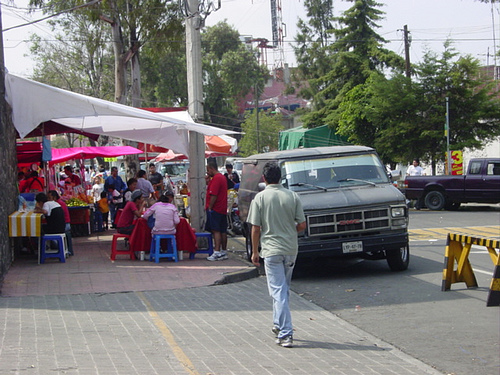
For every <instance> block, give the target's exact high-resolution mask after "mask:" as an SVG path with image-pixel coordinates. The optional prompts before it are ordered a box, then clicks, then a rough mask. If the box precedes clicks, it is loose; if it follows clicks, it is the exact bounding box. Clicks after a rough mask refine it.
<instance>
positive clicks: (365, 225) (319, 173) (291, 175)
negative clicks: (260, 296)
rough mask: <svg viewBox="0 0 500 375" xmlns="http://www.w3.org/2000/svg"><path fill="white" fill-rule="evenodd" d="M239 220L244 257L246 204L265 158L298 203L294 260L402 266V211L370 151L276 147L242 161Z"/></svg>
mask: <svg viewBox="0 0 500 375" xmlns="http://www.w3.org/2000/svg"><path fill="white" fill-rule="evenodd" d="M242 161H243V173H242V181H241V184H240V189H239V210H240V219H241V221H242V222H243V234H244V236H245V238H246V250H247V256H248V257H249V258H250V257H251V253H252V246H251V237H250V228H251V225H250V224H249V223H247V222H246V219H247V217H248V210H249V207H250V203H251V201H252V199H253V198H254V196H255V195H256V194H257V193H258V191H259V190H261V189H263V188H264V184H263V177H262V171H263V168H264V165H265V164H266V163H267V162H268V161H275V162H277V163H278V164H279V165H280V166H281V170H282V181H281V183H282V184H283V186H284V187H286V188H288V189H290V190H293V191H295V192H296V193H297V194H298V195H299V197H300V199H301V202H302V206H303V208H304V213H305V216H306V224H307V227H306V229H305V231H303V232H301V233H299V254H298V257H299V259H300V258H307V257H308V258H317V257H358V258H364V259H373V260H376V259H387V262H388V264H389V267H390V269H391V270H393V271H402V270H405V269H407V268H408V263H409V259H410V251H409V246H408V210H407V207H406V204H405V197H404V196H403V194H401V192H400V191H399V190H398V189H397V188H396V187H394V186H393V184H392V183H391V181H390V179H389V176H388V175H387V173H386V170H385V167H384V165H383V164H382V162H381V161H380V159H379V157H378V155H377V153H376V151H375V150H374V149H372V148H369V147H362V146H334V147H316V148H304V149H295V150H287V151H276V152H269V153H265V154H258V155H253V156H250V157H248V158H245V159H242Z"/></svg>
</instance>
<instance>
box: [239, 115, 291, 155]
mask: <svg viewBox="0 0 500 375" xmlns="http://www.w3.org/2000/svg"><path fill="white" fill-rule="evenodd" d="M281 120H282V116H281V115H276V114H270V113H267V112H262V111H260V112H259V127H258V129H257V117H256V112H255V111H254V112H253V113H252V114H249V115H247V116H246V118H245V122H243V123H242V124H241V129H242V131H243V132H244V133H245V134H244V135H243V137H242V139H241V141H240V143H239V148H240V150H241V152H240V155H241V156H250V155H253V154H258V153H261V152H269V151H275V150H277V149H278V142H279V132H280V131H282V130H283V129H284V127H283V125H282V124H281ZM257 135H258V144H259V147H257Z"/></svg>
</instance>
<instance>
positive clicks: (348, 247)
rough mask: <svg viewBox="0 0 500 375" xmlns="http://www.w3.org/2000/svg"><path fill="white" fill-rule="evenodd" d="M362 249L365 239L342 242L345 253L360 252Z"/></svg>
mask: <svg viewBox="0 0 500 375" xmlns="http://www.w3.org/2000/svg"><path fill="white" fill-rule="evenodd" d="M362 251H363V241H355V242H343V243H342V252H343V253H344V254H348V253H360V252H362Z"/></svg>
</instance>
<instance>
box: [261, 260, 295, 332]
mask: <svg viewBox="0 0 500 375" xmlns="http://www.w3.org/2000/svg"><path fill="white" fill-rule="evenodd" d="M296 258H297V256H295V255H273V256H270V257H267V258H265V259H264V266H265V269H266V276H267V287H268V288H269V295H270V296H271V297H272V298H273V323H274V325H275V326H276V327H278V328H279V330H280V333H279V335H278V337H279V338H284V337H287V336H293V327H292V314H291V313H290V306H289V303H288V301H289V299H290V283H291V281H292V273H293V267H294V266H295V260H296Z"/></svg>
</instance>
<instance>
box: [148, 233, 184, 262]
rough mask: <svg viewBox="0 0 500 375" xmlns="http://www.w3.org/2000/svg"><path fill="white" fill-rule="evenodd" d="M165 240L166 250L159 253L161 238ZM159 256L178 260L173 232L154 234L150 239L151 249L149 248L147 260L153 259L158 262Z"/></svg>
mask: <svg viewBox="0 0 500 375" xmlns="http://www.w3.org/2000/svg"><path fill="white" fill-rule="evenodd" d="M162 239H166V240H167V252H166V253H160V249H161V240H162ZM160 258H168V259H173V260H174V262H178V261H179V259H178V258H177V243H176V241H175V234H154V235H153V238H152V240H151V249H150V250H149V261H150V262H152V261H153V259H154V261H155V263H160Z"/></svg>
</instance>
